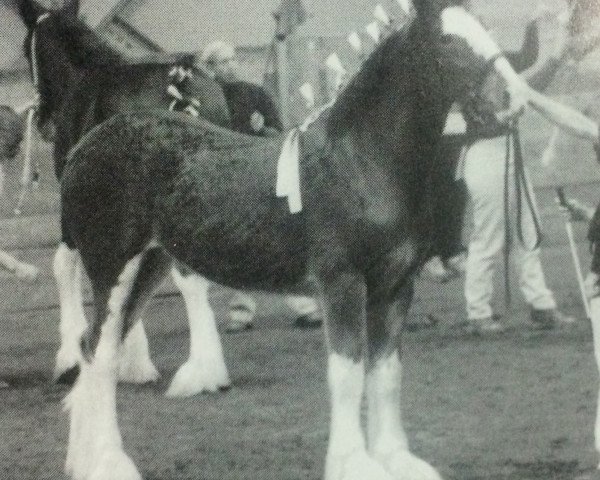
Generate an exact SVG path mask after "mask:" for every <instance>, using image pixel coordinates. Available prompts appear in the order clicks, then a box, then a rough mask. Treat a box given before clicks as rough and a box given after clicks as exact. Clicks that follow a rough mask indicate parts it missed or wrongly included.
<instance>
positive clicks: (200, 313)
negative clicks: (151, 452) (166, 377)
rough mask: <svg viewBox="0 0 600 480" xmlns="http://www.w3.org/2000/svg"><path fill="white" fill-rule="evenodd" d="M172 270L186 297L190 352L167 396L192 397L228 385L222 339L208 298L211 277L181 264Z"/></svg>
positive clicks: (184, 297)
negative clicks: (207, 277) (184, 267)
mask: <svg viewBox="0 0 600 480" xmlns="http://www.w3.org/2000/svg"><path fill="white" fill-rule="evenodd" d="M171 274H172V276H173V279H174V280H175V284H176V285H177V287H178V288H179V290H180V291H181V294H182V295H183V299H184V301H185V307H186V311H187V315H188V320H189V323H190V355H189V358H188V359H187V361H186V362H185V363H184V364H183V365H182V366H181V367H179V370H178V371H177V373H176V374H175V377H174V378H173V380H172V381H171V386H170V387H169V390H167V396H169V397H189V396H191V395H196V394H197V393H201V392H215V391H217V390H219V389H223V388H227V387H229V385H230V380H229V373H228V372H227V366H226V365H225V359H224V357H223V348H222V346H221V339H220V338H219V332H218V331H217V325H216V322H215V315H214V313H213V310H212V308H211V306H210V303H209V302H208V287H209V282H208V280H206V279H205V278H204V277H201V276H200V275H197V274H195V273H193V272H191V271H187V270H185V269H182V268H181V267H179V268H175V267H174V268H173V269H172V270H171Z"/></svg>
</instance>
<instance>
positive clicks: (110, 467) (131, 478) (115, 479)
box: [86, 450, 142, 480]
mask: <svg viewBox="0 0 600 480" xmlns="http://www.w3.org/2000/svg"><path fill="white" fill-rule="evenodd" d="M86 480H87V479H86ZM89 480H142V476H141V475H140V473H139V472H138V470H137V468H136V467H135V464H134V463H133V461H132V460H131V459H130V458H129V457H128V456H127V455H126V454H125V453H124V452H123V451H121V450H113V451H109V452H106V453H104V454H103V455H102V458H101V459H99V461H98V464H97V465H96V466H95V467H94V470H93V471H92V474H91V475H90V477H89Z"/></svg>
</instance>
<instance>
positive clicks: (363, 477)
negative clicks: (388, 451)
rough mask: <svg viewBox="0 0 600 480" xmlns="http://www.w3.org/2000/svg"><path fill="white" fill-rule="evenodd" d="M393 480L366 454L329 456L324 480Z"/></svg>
mask: <svg viewBox="0 0 600 480" xmlns="http://www.w3.org/2000/svg"><path fill="white" fill-rule="evenodd" d="M367 479H368V480H394V478H393V477H391V476H390V475H389V474H388V473H387V472H386V471H385V469H384V468H383V467H382V466H381V465H380V464H379V463H377V462H376V461H375V460H373V459H372V458H371V457H369V455H367V453H366V452H352V453H350V454H346V455H344V456H342V457H339V456H333V455H330V456H328V458H327V466H326V468H325V480H367Z"/></svg>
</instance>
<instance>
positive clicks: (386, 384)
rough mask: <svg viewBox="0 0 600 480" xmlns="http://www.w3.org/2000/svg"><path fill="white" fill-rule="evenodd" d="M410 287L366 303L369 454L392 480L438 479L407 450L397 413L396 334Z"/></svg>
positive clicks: (398, 365)
mask: <svg viewBox="0 0 600 480" xmlns="http://www.w3.org/2000/svg"><path fill="white" fill-rule="evenodd" d="M412 288H413V286H412V282H410V281H409V282H408V284H406V285H404V286H403V287H402V288H401V289H400V292H399V294H398V295H395V296H394V297H395V298H393V299H390V298H388V299H386V298H381V297H378V296H377V295H373V296H372V297H370V298H369V304H368V305H367V319H368V320H367V331H368V343H369V367H370V368H369V372H368V374H367V398H368V407H369V408H368V443H369V453H370V454H371V455H372V456H373V458H375V459H376V460H377V461H378V462H380V464H381V465H382V466H383V467H384V468H385V469H386V471H388V472H389V473H390V474H391V475H392V478H394V480H400V479H402V480H404V479H406V480H409V479H410V480H439V479H440V476H439V474H438V473H437V472H436V470H435V469H434V468H433V467H431V466H430V465H429V464H428V463H426V462H424V461H423V460H421V459H420V458H418V457H416V456H414V455H412V454H411V453H410V452H409V450H408V442H407V439H406V434H405V433H404V428H403V426H402V418H401V413H400V397H401V394H400V393H401V374H402V364H401V355H400V335H401V327H402V322H403V320H404V318H405V317H406V315H407V312H408V308H409V305H410V301H411V299H412Z"/></svg>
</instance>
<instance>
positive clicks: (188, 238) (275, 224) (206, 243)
mask: <svg viewBox="0 0 600 480" xmlns="http://www.w3.org/2000/svg"><path fill="white" fill-rule="evenodd" d="M270 202H272V203H271V204H270V205H257V206H256V208H254V209H250V208H248V205H245V206H244V205H238V208H235V207H234V206H233V205H231V204H228V205H229V208H216V207H215V208H198V209H195V210H193V211H187V213H184V212H176V211H171V212H170V213H169V214H168V215H167V216H166V218H163V220H162V222H161V224H162V225H161V229H160V230H161V233H160V242H161V243H162V244H163V245H164V246H165V248H166V249H167V250H168V251H169V252H170V253H171V255H173V256H174V257H175V258H176V259H177V260H178V261H180V262H182V263H184V264H186V265H187V266H188V267H190V268H191V269H193V270H194V271H196V272H198V273H200V274H202V275H203V276H206V277H207V278H209V279H211V280H213V281H216V282H218V283H222V284H225V285H229V286H232V287H237V288H250V289H261V290H275V291H286V290H291V289H294V287H295V286H296V285H298V284H299V283H302V282H303V281H304V280H305V278H306V276H307V270H308V269H307V264H308V260H307V258H308V255H307V247H306V239H305V235H304V232H303V221H302V218H301V216H298V215H290V214H289V213H287V212H285V209H284V208H282V207H281V206H280V205H279V203H282V202H283V201H282V200H280V199H273V200H270Z"/></svg>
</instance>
